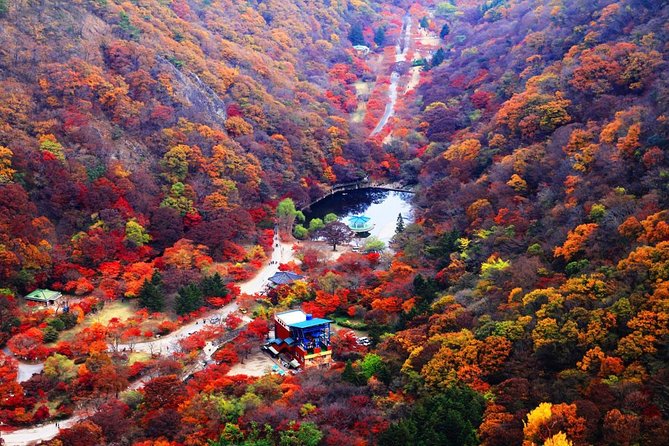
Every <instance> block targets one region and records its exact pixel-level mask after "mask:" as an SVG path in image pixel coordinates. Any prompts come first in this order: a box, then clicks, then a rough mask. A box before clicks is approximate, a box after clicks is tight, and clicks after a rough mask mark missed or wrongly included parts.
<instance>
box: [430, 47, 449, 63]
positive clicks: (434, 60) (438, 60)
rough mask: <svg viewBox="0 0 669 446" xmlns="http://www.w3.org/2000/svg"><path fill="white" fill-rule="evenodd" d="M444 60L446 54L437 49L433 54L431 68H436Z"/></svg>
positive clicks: (442, 50)
mask: <svg viewBox="0 0 669 446" xmlns="http://www.w3.org/2000/svg"><path fill="white" fill-rule="evenodd" d="M444 59H446V53H444V49H443V48H439V49H438V50H437V51H436V52H435V53H434V56H432V67H433V68H434V67H437V66H439V65H441V64H442V62H443V61H444Z"/></svg>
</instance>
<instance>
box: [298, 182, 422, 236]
mask: <svg viewBox="0 0 669 446" xmlns="http://www.w3.org/2000/svg"><path fill="white" fill-rule="evenodd" d="M411 197H412V194H409V193H406V192H394V191H387V190H383V189H357V190H352V191H348V192H339V193H337V194H334V195H331V196H329V197H327V198H325V199H324V200H321V201H319V202H318V203H316V204H314V205H313V206H311V209H309V210H306V211H305V212H304V216H305V217H306V219H307V220H306V223H305V225H306V226H308V224H309V221H310V220H311V219H312V218H321V219H322V218H323V217H325V215H326V214H329V213H330V212H332V213H334V214H336V215H337V217H339V220H340V221H343V222H344V223H348V217H351V216H353V215H366V216H367V217H369V218H370V219H371V220H370V221H371V222H372V223H374V228H373V229H372V230H371V231H370V234H371V235H374V236H376V237H378V238H380V239H381V240H383V241H384V242H386V243H388V242H389V241H390V239H391V238H392V237H393V235H395V225H396V224H397V216H398V215H399V214H402V217H403V218H404V223H405V224H406V223H409V222H410V221H413V212H412V207H411Z"/></svg>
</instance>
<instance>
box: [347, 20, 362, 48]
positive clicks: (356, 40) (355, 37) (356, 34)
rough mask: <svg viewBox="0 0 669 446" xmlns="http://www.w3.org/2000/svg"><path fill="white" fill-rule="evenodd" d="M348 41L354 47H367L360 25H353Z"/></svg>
mask: <svg viewBox="0 0 669 446" xmlns="http://www.w3.org/2000/svg"><path fill="white" fill-rule="evenodd" d="M348 40H350V41H351V44H352V45H367V42H365V36H364V35H363V34H362V26H360V24H359V23H354V24H353V25H351V30H350V31H349V33H348Z"/></svg>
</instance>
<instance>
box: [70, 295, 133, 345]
mask: <svg viewBox="0 0 669 446" xmlns="http://www.w3.org/2000/svg"><path fill="white" fill-rule="evenodd" d="M134 314H135V305H134V303H131V302H121V301H113V302H109V303H106V304H105V306H104V308H103V309H102V310H100V311H98V312H97V313H95V314H89V315H87V316H86V317H85V318H84V320H83V322H82V323H80V324H77V325H75V326H74V327H73V328H72V329H71V330H66V331H63V332H61V334H60V337H59V339H58V340H60V341H72V340H73V339H75V338H76V337H77V335H78V334H79V333H81V331H82V330H83V329H84V328H86V327H90V326H91V325H93V323H95V322H99V323H101V324H102V325H107V324H108V323H109V321H110V320H112V319H114V318H118V319H119V320H121V321H124V320H126V319H127V318H129V317H132V316H133V315H134Z"/></svg>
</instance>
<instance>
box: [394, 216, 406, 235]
mask: <svg viewBox="0 0 669 446" xmlns="http://www.w3.org/2000/svg"><path fill="white" fill-rule="evenodd" d="M402 232H404V217H402V214H398V215H397V225H396V226H395V233H396V234H401V233H402Z"/></svg>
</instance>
